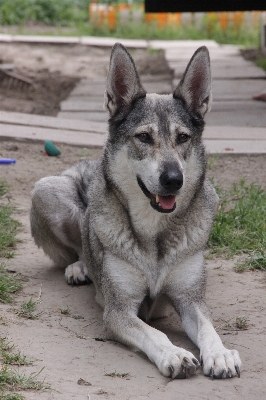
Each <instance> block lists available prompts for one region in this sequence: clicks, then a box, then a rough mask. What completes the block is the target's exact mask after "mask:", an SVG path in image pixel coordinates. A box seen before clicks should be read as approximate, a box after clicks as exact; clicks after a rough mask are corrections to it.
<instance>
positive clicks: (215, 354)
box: [181, 302, 241, 378]
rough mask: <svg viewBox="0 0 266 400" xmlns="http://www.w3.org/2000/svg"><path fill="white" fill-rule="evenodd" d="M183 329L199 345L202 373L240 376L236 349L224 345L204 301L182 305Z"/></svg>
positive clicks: (219, 376)
mask: <svg viewBox="0 0 266 400" xmlns="http://www.w3.org/2000/svg"><path fill="white" fill-rule="evenodd" d="M182 309H183V310H182V312H181V319H182V325H183V328H184V330H185V331H186V333H187V335H188V336H189V337H190V339H191V340H192V341H193V342H194V343H195V344H196V345H197V346H198V347H199V349H200V358H201V363H202V365H203V372H204V375H207V376H211V377H213V378H232V377H233V376H236V375H238V377H240V367H241V360H240V357H239V354H238V351H237V350H228V349H227V348H226V347H224V345H223V343H222V341H221V339H220V337H219V335H218V334H217V332H216V331H215V329H214V327H213V324H212V322H211V320H210V318H209V317H208V312H207V309H206V305H205V304H204V303H202V302H201V303H191V304H186V305H185V306H184V307H182Z"/></svg>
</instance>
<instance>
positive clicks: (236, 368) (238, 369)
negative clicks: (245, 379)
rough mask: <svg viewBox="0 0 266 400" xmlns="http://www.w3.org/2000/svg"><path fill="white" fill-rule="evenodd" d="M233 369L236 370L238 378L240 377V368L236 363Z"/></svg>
mask: <svg viewBox="0 0 266 400" xmlns="http://www.w3.org/2000/svg"><path fill="white" fill-rule="evenodd" d="M235 370H236V373H237V376H238V378H240V368H239V366H238V365H236V366H235Z"/></svg>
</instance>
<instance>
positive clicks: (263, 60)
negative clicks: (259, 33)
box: [256, 56, 266, 71]
mask: <svg viewBox="0 0 266 400" xmlns="http://www.w3.org/2000/svg"><path fill="white" fill-rule="evenodd" d="M256 64H257V66H258V67H260V68H263V69H265V71H266V57H263V56H261V57H260V58H259V59H258V60H257V61H256Z"/></svg>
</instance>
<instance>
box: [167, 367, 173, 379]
mask: <svg viewBox="0 0 266 400" xmlns="http://www.w3.org/2000/svg"><path fill="white" fill-rule="evenodd" d="M168 369H169V372H170V375H169V376H168V377H169V378H172V377H173V373H174V368H173V367H172V365H169V367H168Z"/></svg>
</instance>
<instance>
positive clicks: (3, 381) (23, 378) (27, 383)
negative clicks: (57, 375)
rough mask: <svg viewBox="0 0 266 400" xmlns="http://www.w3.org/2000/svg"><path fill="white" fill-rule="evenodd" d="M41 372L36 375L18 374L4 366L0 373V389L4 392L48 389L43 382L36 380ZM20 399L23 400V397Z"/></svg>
mask: <svg viewBox="0 0 266 400" xmlns="http://www.w3.org/2000/svg"><path fill="white" fill-rule="evenodd" d="M41 372H42V370H41V371H39V372H37V373H31V374H30V375H26V374H20V373H19V372H18V371H16V370H15V369H12V368H9V367H8V366H7V365H4V366H3V368H2V369H1V371H0V388H1V389H2V390H5V391H14V390H29V389H32V390H44V389H50V387H49V386H48V385H45V384H44V382H43V381H38V380H37V379H36V378H37V377H38V375H39V374H40V373H41ZM5 395H6V394H5ZM9 395H10V394H9ZM21 398H22V399H23V398H24V397H21ZM0 399H1V395H0Z"/></svg>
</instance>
